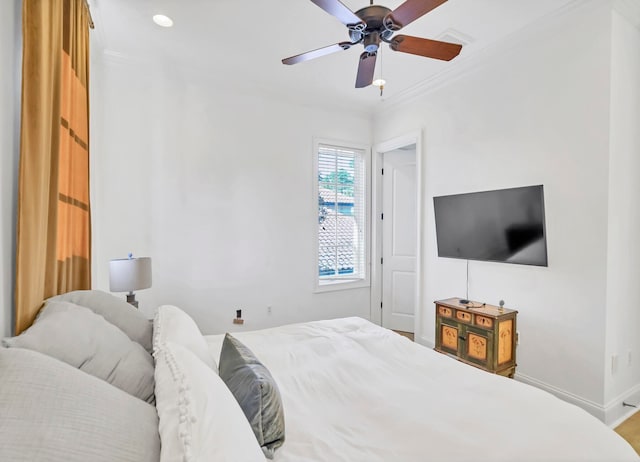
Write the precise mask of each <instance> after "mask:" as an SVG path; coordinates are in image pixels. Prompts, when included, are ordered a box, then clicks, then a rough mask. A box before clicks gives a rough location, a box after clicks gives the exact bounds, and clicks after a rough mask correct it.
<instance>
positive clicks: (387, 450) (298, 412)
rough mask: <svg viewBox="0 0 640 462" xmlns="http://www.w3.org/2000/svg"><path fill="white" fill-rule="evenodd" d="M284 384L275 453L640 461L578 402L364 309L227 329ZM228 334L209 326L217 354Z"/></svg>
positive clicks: (283, 461) (328, 457)
mask: <svg viewBox="0 0 640 462" xmlns="http://www.w3.org/2000/svg"><path fill="white" fill-rule="evenodd" d="M234 335H235V336H236V337H237V338H238V339H239V340H241V341H242V342H243V343H245V344H246V345H247V346H248V347H249V348H250V349H251V350H253V351H255V352H258V354H259V357H260V360H261V361H262V362H263V363H264V364H265V366H266V367H267V368H268V369H269V370H270V371H271V373H272V375H273V377H274V379H275V381H276V382H277V383H278V387H279V388H280V391H281V393H282V398H283V406H284V409H285V412H286V425H287V440H286V442H285V444H284V445H283V446H282V448H281V449H279V450H278V451H276V455H275V458H274V460H275V461H278V462H294V461H295V462H304V461H309V462H311V461H335V462H338V461H345V462H346V461H350V462H353V461H368V462H374V461H381V462H382V461H418V460H435V461H445V460H446V461H516V460H517V461H532V462H533V461H536V462H539V461H599V462H600V461H622V460H638V456H637V455H636V454H635V452H634V451H633V449H632V448H631V447H630V446H629V445H628V444H627V443H626V441H624V440H622V438H620V437H619V436H618V435H617V434H616V433H615V432H613V431H612V430H610V429H609V428H607V427H606V426H605V425H604V424H603V423H602V422H600V421H599V420H597V419H596V418H594V417H592V416H591V415H590V414H588V413H587V412H585V411H584V410H582V409H580V408H578V407H576V406H574V405H572V404H569V403H566V402H564V401H562V400H560V399H558V398H556V397H554V396H552V395H550V394H549V393H547V392H545V391H542V390H539V389H537V388H534V387H531V386H529V385H526V384H523V383H520V382H517V381H515V380H512V379H508V378H504V377H501V376H497V375H493V374H489V373H487V372H484V371H481V370H479V369H476V368H474V367H471V366H468V365H465V364H462V363H460V362H458V361H455V360H453V359H451V358H448V357H446V356H444V355H441V354H439V353H436V352H434V351H432V350H430V349H428V348H425V347H424V346H421V345H418V344H416V343H413V342H411V341H410V340H408V339H406V338H404V337H402V336H400V335H398V334H396V333H394V332H391V331H389V330H387V329H383V328H381V327H378V326H376V325H374V324H372V323H370V322H368V321H365V320H364V319H360V318H346V319H336V320H329V321H317V322H309V323H303V324H295V325H288V326H283V327H277V328H273V329H265V330H260V331H254V332H246V333H237V334H234ZM222 338H223V336H207V337H206V340H207V343H208V345H209V347H210V349H211V351H212V354H213V355H214V357H219V353H220V348H221V342H222Z"/></svg>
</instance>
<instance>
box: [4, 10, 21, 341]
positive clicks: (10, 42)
mask: <svg viewBox="0 0 640 462" xmlns="http://www.w3.org/2000/svg"><path fill="white" fill-rule="evenodd" d="M20 5H21V2H20V1H19V0H3V1H2V2H1V3H0V67H1V68H2V78H1V79H0V217H1V218H0V336H7V335H11V333H12V331H13V288H14V283H15V278H14V268H15V228H16V219H15V217H16V197H17V187H18V155H19V149H20V148H19V146H20V67H21V62H22V59H21V54H20V53H21V51H20V43H21V37H20V35H21V26H20V24H21V19H20V14H21V9H20Z"/></svg>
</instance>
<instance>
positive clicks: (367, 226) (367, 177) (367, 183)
mask: <svg viewBox="0 0 640 462" xmlns="http://www.w3.org/2000/svg"><path fill="white" fill-rule="evenodd" d="M321 146H326V147H332V148H342V149H345V150H353V151H361V152H362V160H363V163H364V173H363V175H362V177H363V180H364V206H363V215H364V217H363V222H364V223H363V224H364V246H363V247H364V262H363V272H364V275H363V277H357V278H355V277H352V278H349V277H340V278H335V279H329V278H321V277H320V275H319V274H318V267H319V263H320V262H319V257H320V255H319V253H320V249H319V238H320V236H319V233H318V195H319V182H318V161H319V159H318V157H319V151H320V147H321ZM312 200H313V210H314V213H313V220H314V228H313V229H314V231H313V237H314V239H313V246H314V261H313V264H314V270H313V275H314V292H316V293H319V292H331V291H337V290H348V289H359V288H363V287H370V286H371V260H370V258H371V146H370V145H368V144H365V143H359V142H353V141H344V140H335V139H327V138H314V139H313V195H312Z"/></svg>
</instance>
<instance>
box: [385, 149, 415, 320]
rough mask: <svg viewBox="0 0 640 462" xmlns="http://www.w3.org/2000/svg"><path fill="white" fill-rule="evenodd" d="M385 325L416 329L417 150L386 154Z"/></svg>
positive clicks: (396, 151)
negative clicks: (414, 322) (414, 318)
mask: <svg viewBox="0 0 640 462" xmlns="http://www.w3.org/2000/svg"><path fill="white" fill-rule="evenodd" d="M383 168H384V170H383V172H384V173H383V175H382V213H383V219H382V325H383V326H384V327H386V328H388V329H394V330H401V331H404V332H413V330H414V327H413V326H414V324H413V315H414V313H415V305H416V244H417V243H416V239H417V234H416V233H417V218H416V217H417V203H416V199H417V198H416V151H415V147H413V149H408V150H401V149H398V150H395V151H391V152H387V153H384V155H383Z"/></svg>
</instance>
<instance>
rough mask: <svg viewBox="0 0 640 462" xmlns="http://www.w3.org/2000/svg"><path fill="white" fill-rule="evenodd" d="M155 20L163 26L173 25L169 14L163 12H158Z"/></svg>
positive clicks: (154, 17)
mask: <svg viewBox="0 0 640 462" xmlns="http://www.w3.org/2000/svg"><path fill="white" fill-rule="evenodd" d="M153 22H155V23H156V24H157V25H159V26H162V27H171V26H173V20H172V19H171V18H170V17H169V16H165V15H163V14H156V15H154V16H153Z"/></svg>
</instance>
